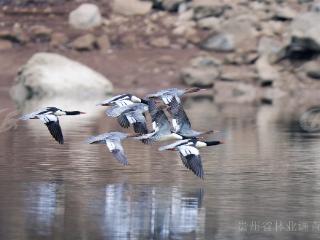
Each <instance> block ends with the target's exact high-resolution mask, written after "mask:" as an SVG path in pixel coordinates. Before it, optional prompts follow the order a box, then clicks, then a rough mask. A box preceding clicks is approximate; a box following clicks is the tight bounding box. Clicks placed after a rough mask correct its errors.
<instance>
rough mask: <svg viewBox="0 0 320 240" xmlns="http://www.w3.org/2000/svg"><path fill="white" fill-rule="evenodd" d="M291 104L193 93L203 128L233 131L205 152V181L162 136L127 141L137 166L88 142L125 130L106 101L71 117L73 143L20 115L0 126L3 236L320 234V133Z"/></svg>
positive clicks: (192, 109)
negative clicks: (148, 141)
mask: <svg viewBox="0 0 320 240" xmlns="http://www.w3.org/2000/svg"><path fill="white" fill-rule="evenodd" d="M288 106H290V104H287V103H279V104H274V105H263V106H255V105H249V104H246V105H235V104H214V103H213V102H212V101H211V100H210V99H197V100H187V101H186V103H185V107H186V110H187V112H188V113H189V114H190V117H191V121H192V123H193V125H194V128H195V129H199V130H207V129H211V128H213V129H218V130H221V133H220V134H218V135H217V136H216V137H215V138H220V139H221V138H223V139H224V140H225V141H226V144H225V145H220V146H216V147H212V148H208V149H203V150H201V155H202V158H203V165H204V169H205V180H204V181H202V180H200V179H198V178H196V177H195V176H194V175H193V174H192V173H191V172H189V171H187V170H186V169H185V168H184V167H183V166H182V164H181V161H180V159H179V157H178V156H177V155H176V154H175V153H173V152H165V153H162V152H161V153H159V152H158V151H157V148H158V147H159V146H160V145H159V144H157V145H156V146H154V145H153V146H146V145H141V144H139V143H138V142H135V141H133V140H127V141H126V142H125V143H124V147H125V151H126V153H127V156H128V159H129V162H130V165H129V166H127V167H122V166H120V165H119V164H117V162H116V161H115V160H114V159H113V158H112V157H111V156H110V154H109V153H108V152H107V151H106V148H105V147H104V146H103V145H87V144H85V143H84V139H86V138H87V137H88V136H90V135H93V134H97V133H102V132H104V131H109V130H111V129H113V130H120V129H119V127H118V126H117V124H116V123H115V121H113V120H108V119H106V118H105V116H104V114H103V112H102V111H100V112H98V114H97V115H94V114H88V116H83V117H72V118H70V117H69V118H68V117H65V118H61V125H62V128H63V131H64V135H65V144H64V145H58V144H56V142H54V141H53V139H52V138H51V137H50V136H49V134H48V132H47V129H46V128H45V126H43V125H42V124H41V123H40V122H38V121H30V122H19V123H18V127H17V129H15V130H10V131H7V132H4V133H1V135H0V142H1V146H0V150H1V151H0V239H6V240H8V239H152V238H153V239H271V238H273V239H293V238H296V239H301V238H302V237H303V239H316V238H317V236H318V235H319V233H320V184H319V183H320V174H319V173H320V135H319V134H311V133H303V132H301V131H300V129H299V127H298V126H297V125H296V122H297V121H296V119H295V118H296V116H297V114H299V112H301V111H300V110H299V111H296V109H291V108H289V107H288ZM92 108H93V110H94V111H95V107H94V106H93V107H92ZM11 110H14V109H11ZM74 110H76V109H74ZM2 119H3V118H2ZM0 122H1V121H0Z"/></svg>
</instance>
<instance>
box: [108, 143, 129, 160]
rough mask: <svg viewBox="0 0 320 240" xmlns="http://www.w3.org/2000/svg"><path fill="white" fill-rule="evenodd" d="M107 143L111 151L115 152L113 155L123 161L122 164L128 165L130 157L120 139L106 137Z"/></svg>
mask: <svg viewBox="0 0 320 240" xmlns="http://www.w3.org/2000/svg"><path fill="white" fill-rule="evenodd" d="M106 144H107V147H108V149H109V151H110V152H111V153H112V154H113V156H114V157H115V158H116V159H117V160H118V162H119V163H121V164H122V165H128V159H127V157H126V155H125V154H124V150H123V147H122V145H121V142H120V140H116V139H106Z"/></svg>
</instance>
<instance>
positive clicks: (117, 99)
mask: <svg viewBox="0 0 320 240" xmlns="http://www.w3.org/2000/svg"><path fill="white" fill-rule="evenodd" d="M133 103H146V101H145V100H144V99H141V98H139V97H137V96H135V95H132V94H129V93H125V94H119V95H116V96H113V97H111V98H108V99H106V100H104V101H102V102H101V103H98V104H97V106H118V107H123V106H127V105H131V104H133Z"/></svg>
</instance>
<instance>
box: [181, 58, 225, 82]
mask: <svg viewBox="0 0 320 240" xmlns="http://www.w3.org/2000/svg"><path fill="white" fill-rule="evenodd" d="M219 66H220V61H219V60H217V59H215V58H213V57H197V58H195V59H193V60H192V61H191V66H190V67H186V68H183V69H182V70H181V74H180V76H181V79H182V80H183V82H184V83H185V84H187V85H189V86H197V87H211V86H212V85H213V83H214V81H215V80H216V79H217V78H218V77H219V75H220V70H219Z"/></svg>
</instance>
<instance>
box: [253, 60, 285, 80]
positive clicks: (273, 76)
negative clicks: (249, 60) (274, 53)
mask: <svg viewBox="0 0 320 240" xmlns="http://www.w3.org/2000/svg"><path fill="white" fill-rule="evenodd" d="M256 69H257V73H258V77H259V82H260V83H261V84H269V83H272V82H274V81H277V80H278V79H279V78H280V76H279V72H278V70H277V69H276V68H275V67H274V66H272V65H271V64H270V63H269V61H268V58H267V56H262V57H260V58H259V59H258V60H257V61H256Z"/></svg>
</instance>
